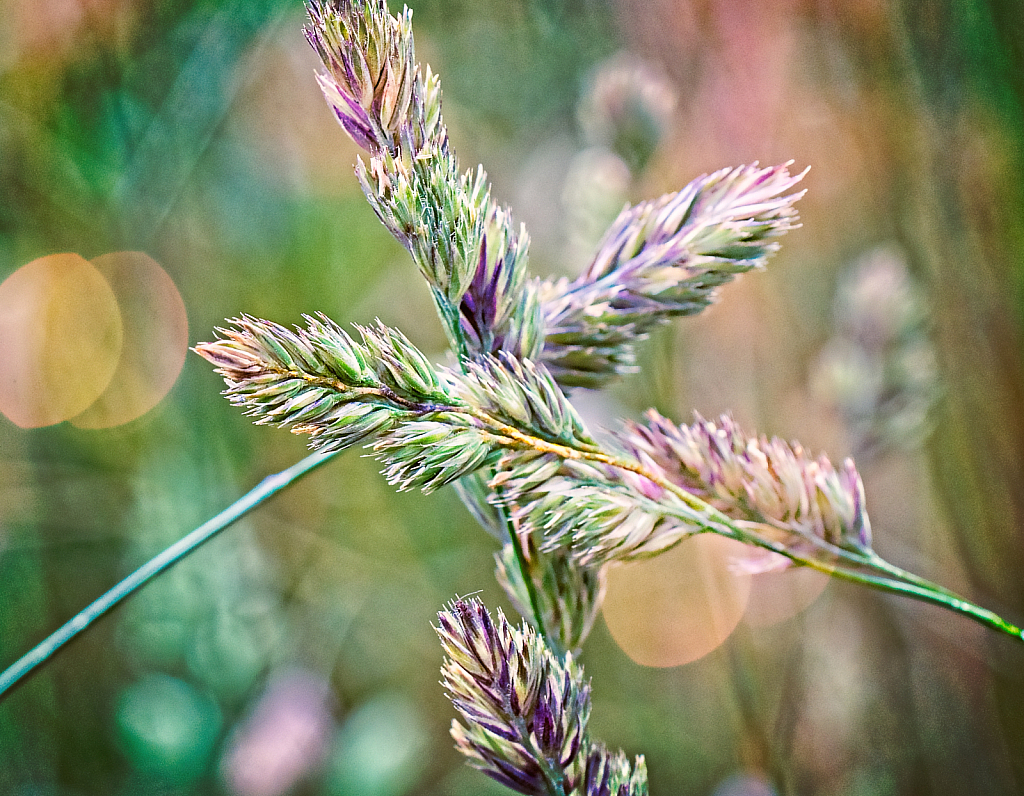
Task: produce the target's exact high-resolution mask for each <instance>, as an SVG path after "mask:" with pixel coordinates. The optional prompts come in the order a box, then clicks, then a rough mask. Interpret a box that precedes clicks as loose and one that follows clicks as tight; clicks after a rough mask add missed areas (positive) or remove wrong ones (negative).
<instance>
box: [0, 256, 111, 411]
mask: <svg viewBox="0 0 1024 796" xmlns="http://www.w3.org/2000/svg"><path fill="white" fill-rule="evenodd" d="M117 304H118V303H117V299H116V298H115V296H114V292H113V291H112V290H111V288H110V285H109V284H108V282H107V280H106V279H104V277H103V275H102V274H101V273H100V272H99V271H98V270H97V269H96V268H95V267H94V266H93V265H92V264H90V263H89V262H88V261H87V260H86V259H84V258H83V257H80V256H79V255H77V254H70V253H64V254H51V255H48V256H46V257H40V258H39V259H37V260H33V261H32V262H30V263H28V264H27V265H23V266H22V267H21V268H19V269H18V270H16V271H15V272H14V273H13V274H11V275H10V276H8V277H7V278H6V279H5V280H4V281H3V282H2V283H0V341H3V345H0V412H2V413H3V414H4V415H6V416H7V418H8V419H10V420H11V422H13V423H15V424H16V425H18V426H21V427H22V428H39V427H41V426H48V425H52V424H54V423H59V422H61V421H62V420H67V419H69V418H71V417H74V416H75V415H77V414H78V413H79V412H82V411H83V410H85V409H86V408H87V407H88V406H89V405H90V404H92V403H93V402H94V401H95V400H96V399H97V398H98V397H99V396H100V394H101V393H102V392H103V391H104V389H106V387H107V385H108V384H109V383H110V380H111V377H112V376H113V375H114V371H115V370H116V368H117V363H118V360H119V358H120V355H121V348H122V340H123V328H122V324H121V313H120V312H119V310H118V306H117Z"/></svg>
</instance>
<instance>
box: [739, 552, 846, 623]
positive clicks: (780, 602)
mask: <svg viewBox="0 0 1024 796" xmlns="http://www.w3.org/2000/svg"><path fill="white" fill-rule="evenodd" d="M830 580H831V579H830V578H829V576H828V575H826V574H825V573H824V572H818V570H816V569H808V568H807V567H790V568H788V569H783V570H781V571H779V572H759V573H757V574H755V575H754V576H753V578H752V579H751V583H750V601H749V603H748V604H747V613H746V615H745V616H744V617H743V621H744V622H746V623H747V624H748V625H750V626H752V627H770V626H771V625H777V624H779V623H780V622H785V621H786V620H787V619H792V618H793V617H794V616H796V615H797V614H799V613H800V612H801V611H804V610H805V609H807V608H809V607H810V606H811V605H812V604H813V603H814V602H815V601H816V600H817V599H818V598H819V597H820V596H821V594H822V592H824V591H825V587H826V586H828V584H829V581H830Z"/></svg>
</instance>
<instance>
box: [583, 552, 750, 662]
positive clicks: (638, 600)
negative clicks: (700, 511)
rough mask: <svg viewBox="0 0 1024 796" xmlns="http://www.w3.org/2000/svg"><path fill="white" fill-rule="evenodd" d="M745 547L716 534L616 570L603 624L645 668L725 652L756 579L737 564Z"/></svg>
mask: <svg viewBox="0 0 1024 796" xmlns="http://www.w3.org/2000/svg"><path fill="white" fill-rule="evenodd" d="M744 549H745V548H744V546H743V545H742V544H740V543H739V542H735V541H733V540H731V539H726V538H724V537H721V536H715V535H712V534H703V535H700V536H696V537H694V538H693V539H688V540H686V541H685V542H683V543H682V544H681V545H679V546H678V547H676V548H674V549H672V550H669V551H668V552H666V553H662V554H661V555H659V556H656V557H655V558H651V559H648V560H646V561H639V562H635V563H631V564H624V565H620V566H615V567H611V568H609V571H608V592H607V595H606V597H605V601H604V608H603V614H604V621H605V624H606V625H607V626H608V630H609V632H610V633H611V635H612V638H614V639H615V641H616V643H618V645H619V646H620V647H621V648H622V650H623V651H624V652H625V653H626V654H627V655H628V656H629V657H630V658H632V659H633V660H634V661H636V662H637V663H639V664H642V665H644V666H656V667H667V666H679V665H680V664H683V663H689V662H691V661H695V660H697V659H698V658H702V657H704V656H705V655H707V654H708V653H709V652H711V651H712V650H714V649H715V648H716V647H718V646H719V645H720V644H721V643H722V642H723V641H725V639H726V638H728V637H729V634H730V633H732V631H733V629H734V628H735V627H736V625H737V624H738V623H739V621H740V619H741V618H742V617H743V612H744V610H745V609H746V606H747V599H748V596H749V593H750V575H749V574H748V573H746V572H743V571H741V570H736V568H735V567H733V566H732V563H733V561H734V560H735V559H736V557H737V556H739V555H742V554H743V552H744Z"/></svg>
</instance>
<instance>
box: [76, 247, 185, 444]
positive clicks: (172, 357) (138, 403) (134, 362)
mask: <svg viewBox="0 0 1024 796" xmlns="http://www.w3.org/2000/svg"><path fill="white" fill-rule="evenodd" d="M92 264H93V265H94V266H95V267H96V268H97V269H98V270H99V272H100V273H101V274H103V276H104V277H105V278H106V280H107V282H108V283H109V284H110V286H111V288H112V290H113V291H114V295H115V296H116V297H117V302H118V307H119V308H120V312H121V320H122V324H123V328H124V346H123V347H122V350H121V358H120V360H119V361H118V364H117V370H116V371H115V372H114V375H113V377H112V378H111V379H110V383H109V384H108V385H107V388H106V389H105V390H104V391H103V393H102V395H100V396H99V397H98V398H97V400H96V401H95V402H94V403H93V404H92V405H91V406H89V407H88V409H86V410H85V411H84V412H82V413H81V414H79V415H78V416H77V417H74V418H72V420H71V423H72V425H75V426H78V427H79V428H109V427H111V426H118V425H121V424H123V423H128V422H129V421H131V420H135V419H136V418H138V417H141V416H142V415H144V414H145V413H146V412H148V411H149V410H150V409H152V408H153V407H154V406H156V405H157V404H158V403H159V402H160V401H161V400H162V399H163V398H164V396H166V395H167V393H168V392H170V390H171V387H173V386H174V382H175V381H176V380H177V378H178V375H179V374H180V373H181V369H182V367H183V366H184V364H185V356H186V354H187V352H188V317H187V314H186V312H185V302H184V301H183V300H182V298H181V294H180V293H179V292H178V289H177V287H175V285H174V282H173V281H172V280H171V278H170V276H168V275H167V272H166V271H164V269H163V268H161V267H160V266H159V265H158V264H157V263H156V262H155V261H154V260H153V259H152V258H151V257H149V256H148V255H146V254H143V253H142V252H115V253H113V254H104V255H102V256H101V257H97V258H95V259H94V260H92Z"/></svg>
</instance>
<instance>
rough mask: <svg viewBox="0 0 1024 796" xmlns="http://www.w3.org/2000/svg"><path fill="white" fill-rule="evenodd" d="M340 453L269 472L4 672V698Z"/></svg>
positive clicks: (0, 686) (0, 677)
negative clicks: (158, 578) (221, 535)
mask: <svg viewBox="0 0 1024 796" xmlns="http://www.w3.org/2000/svg"><path fill="white" fill-rule="evenodd" d="M337 453H338V452H337V451H330V452H326V453H325V452H316V453H312V454H310V455H309V456H307V457H306V458H304V459H302V460H301V461H299V462H297V463H296V464H293V465H292V466H291V467H289V468H288V469H286V470H282V471H281V472H279V473H275V474H274V475H268V476H267V477H266V478H264V479H263V480H262V481H260V483H259V485H258V486H256V487H255V488H254V489H252V490H251V491H249V492H248V493H246V494H245V495H244V496H242V497H241V498H239V499H238V500H236V501H235V502H234V503H232V504H231V505H230V506H228V507H227V508H226V509H224V510H223V511H222V512H220V514H218V515H217V516H215V517H213V518H211V519H209V520H207V521H206V522H204V523H203V524H202V525H200V526H199V527H198V528H196V529H195V530H194V531H192V532H191V533H189V534H188V535H187V536H185V537H183V538H181V539H180V540H178V541H177V542H175V543H174V544H173V545H171V546H170V547H168V548H166V549H165V550H163V551H162V552H160V553H159V554H157V555H156V556H154V557H153V558H151V559H150V560H149V561H147V562H146V563H145V564H143V565H142V566H141V567H139V568H138V569H137V570H135V571H134V572H133V573H132V574H130V575H129V576H128V577H126V578H125V579H124V580H122V581H121V582H120V583H118V584H117V585H116V586H114V587H113V588H112V589H110V590H109V591H107V592H106V593H105V594H103V596H102V597H100V598H99V599H97V600H96V601H95V602H93V603H92V604H91V605H89V607H87V608H86V609H84V610H83V611H80V612H79V613H78V614H76V615H75V616H74V617H73V618H72V619H70V620H68V621H67V622H65V623H64V624H63V625H62V626H61V627H60V628H59V629H58V630H56V631H54V632H53V633H51V634H50V635H49V636H47V637H46V638H45V639H44V640H43V641H41V642H40V643H39V644H37V645H36V646H35V647H33V648H32V650H31V651H29V652H28V653H26V654H25V655H23V656H22V657H21V658H19V659H18V660H17V661H15V662H14V663H13V664H11V666H9V667H8V668H7V669H5V670H4V672H3V673H2V674H0V701H3V699H4V698H5V697H7V696H9V695H10V693H11V691H12V690H13V689H14V688H15V686H18V685H20V684H21V683H23V682H24V681H25V679H26V678H27V677H28V676H29V675H30V674H32V673H33V672H34V671H36V670H37V669H38V668H39V667H40V666H42V665H43V664H45V663H46V662H47V661H49V660H50V659H51V658H52V657H53V656H54V655H55V654H56V653H58V652H59V651H60V650H62V649H63V648H64V647H65V646H67V644H68V642H70V641H72V640H73V639H74V638H75V637H77V636H78V635H79V634H80V633H82V632H83V631H84V630H86V629H87V628H88V627H90V626H91V625H92V624H93V622H95V621H96V620H97V619H99V618H100V617H102V616H104V615H105V614H107V613H108V612H109V611H110V610H111V609H113V608H114V607H116V606H117V605H120V604H121V603H122V602H124V600H126V599H127V598H128V597H130V596H131V595H132V594H134V593H135V592H137V591H138V590H139V589H141V588H142V587H143V586H145V585H146V584H147V583H149V581H151V580H152V579H153V578H155V577H156V576H157V575H159V574H160V573H161V572H163V571H164V570H166V569H168V568H169V567H171V566H173V565H174V564H176V563H178V562H179V561H181V559H183V558H184V557H185V556H187V555H188V554H189V553H192V552H194V551H195V550H196V549H198V548H199V547H200V546H202V545H203V544H205V543H206V542H208V541H210V539H212V538H213V537H214V536H216V535H217V534H218V533H220V532H221V531H223V530H224V529H225V528H227V527H228V526H229V525H232V524H234V523H235V522H236V521H237V520H239V519H241V518H242V517H244V516H245V515H246V514H248V513H249V512H250V511H252V510H253V509H254V508H256V507H257V506H259V505H261V504H262V503H264V502H265V501H266V500H267V499H268V498H270V497H272V496H273V495H276V494H277V493H278V492H280V491H281V490H282V489H284V488H285V487H287V486H290V485H291V484H293V483H295V482H296V481H297V480H299V479H300V478H302V476H304V475H306V474H307V473H310V472H312V471H313V470H315V469H316V468H317V467H319V466H320V465H322V464H326V463H327V462H328V461H330V460H331V459H333V458H334V457H335V456H336V455H337Z"/></svg>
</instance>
